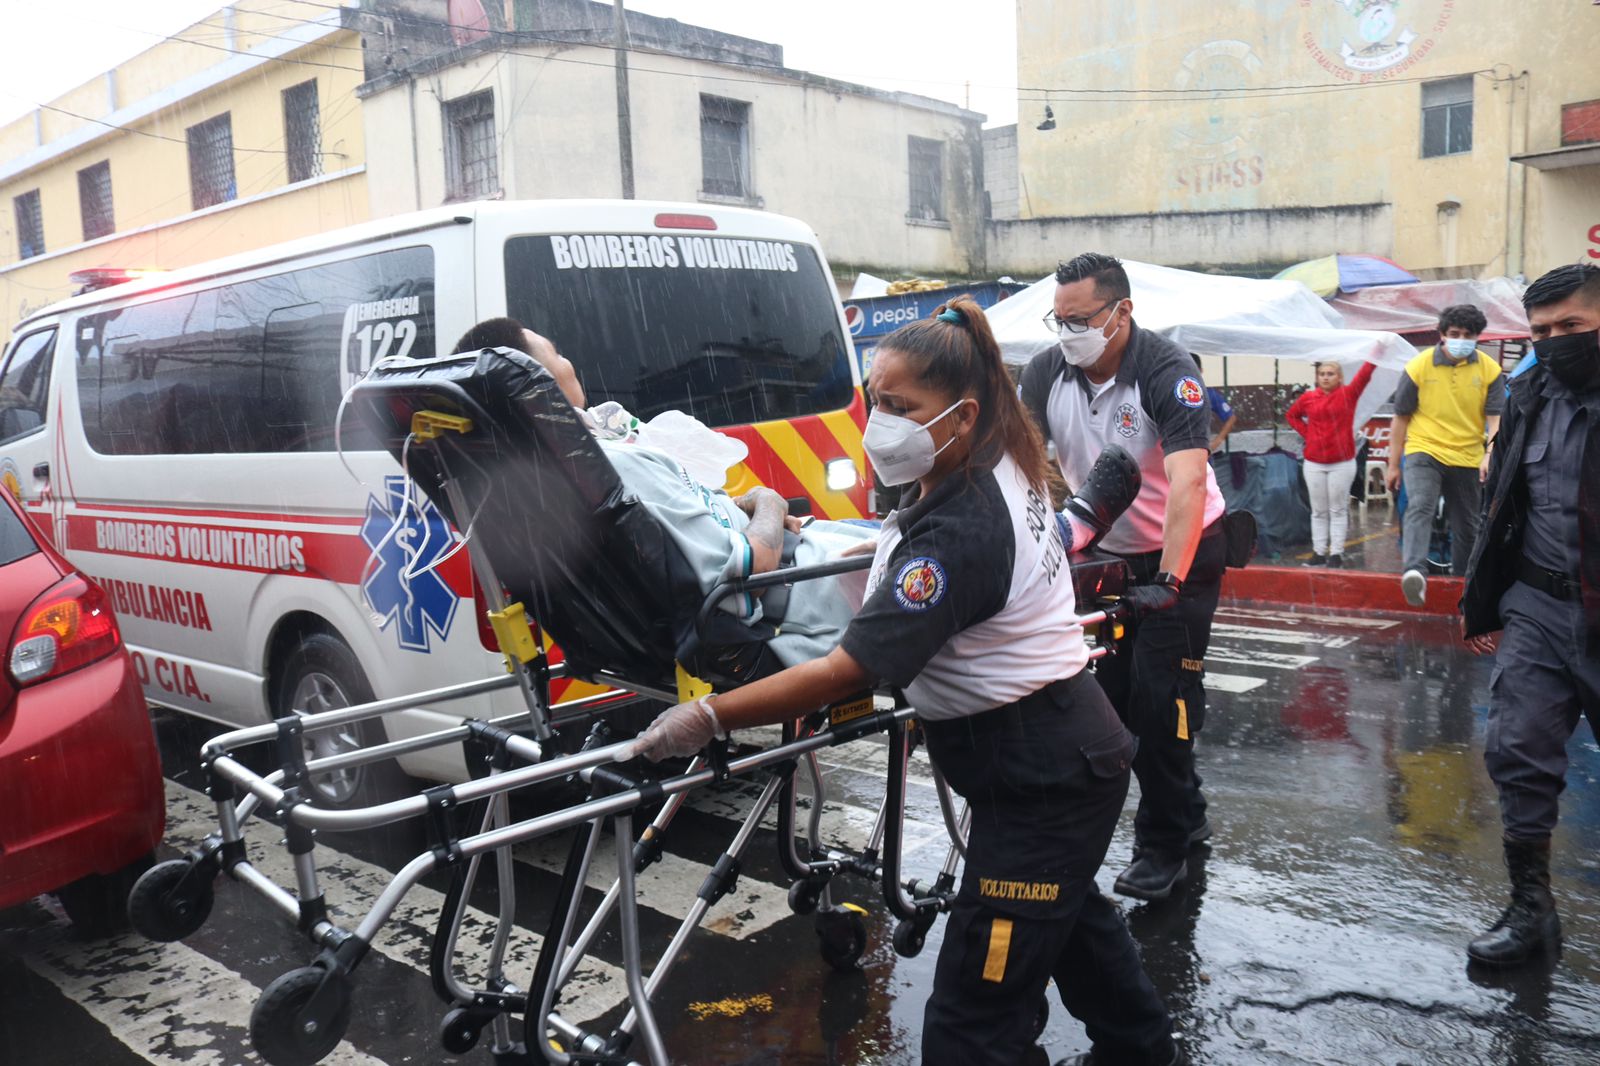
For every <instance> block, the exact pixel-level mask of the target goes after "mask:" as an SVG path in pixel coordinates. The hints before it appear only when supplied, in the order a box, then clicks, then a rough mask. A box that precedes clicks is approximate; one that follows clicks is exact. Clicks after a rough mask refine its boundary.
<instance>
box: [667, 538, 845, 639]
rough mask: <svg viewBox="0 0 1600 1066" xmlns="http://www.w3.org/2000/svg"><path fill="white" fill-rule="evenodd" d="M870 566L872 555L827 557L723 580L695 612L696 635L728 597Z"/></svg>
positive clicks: (702, 629)
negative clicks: (802, 564)
mask: <svg viewBox="0 0 1600 1066" xmlns="http://www.w3.org/2000/svg"><path fill="white" fill-rule="evenodd" d="M871 568H872V556H870V555H847V556H845V557H844V558H843V559H830V560H828V561H827V562H825V563H817V564H816V565H814V566H790V567H785V568H784V569H782V570H766V571H763V572H762V573H759V574H751V575H750V576H749V577H736V578H734V579H732V580H731V581H724V582H722V583H720V584H718V585H717V586H716V587H715V588H713V589H712V590H711V595H709V596H707V597H706V600H705V602H704V603H702V604H701V605H700V613H699V614H697V615H695V619H694V631H695V632H696V633H697V634H698V633H704V632H705V630H706V624H707V623H709V622H710V621H711V615H712V613H713V612H715V611H716V609H717V608H718V607H719V606H721V604H722V601H723V600H725V599H727V598H728V597H729V596H736V595H739V594H740V593H744V592H759V591H761V590H763V589H770V588H776V587H777V586H779V585H793V584H796V583H798V582H801V581H815V580H817V579H818V578H823V577H837V576H838V575H840V574H850V573H854V572H855V571H857V570H869V569H871Z"/></svg>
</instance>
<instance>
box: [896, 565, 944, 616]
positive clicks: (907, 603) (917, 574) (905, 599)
mask: <svg viewBox="0 0 1600 1066" xmlns="http://www.w3.org/2000/svg"><path fill="white" fill-rule="evenodd" d="M948 585H949V582H948V581H947V580H946V579H945V576H944V567H942V566H940V565H939V564H938V563H937V562H935V561H934V560H932V559H929V558H926V557H919V558H916V559H913V560H911V561H910V562H909V563H907V564H906V565H904V566H902V567H901V568H900V573H899V574H897V575H895V579H894V602H896V603H898V604H899V605H900V608H901V610H905V611H926V610H927V609H928V608H929V607H932V606H934V605H935V604H937V603H938V602H939V601H940V600H942V599H944V590H945V588H946V587H947V586H948Z"/></svg>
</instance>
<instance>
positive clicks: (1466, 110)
mask: <svg viewBox="0 0 1600 1066" xmlns="http://www.w3.org/2000/svg"><path fill="white" fill-rule="evenodd" d="M1470 151H1472V76H1471V75H1470V74H1469V75H1467V76H1466V77H1464V78H1451V79H1449V80H1448V81H1430V82H1428V83H1426V84H1424V85H1423V86H1422V158H1424V159H1431V158H1433V157H1434V156H1440V155H1460V154H1461V153H1463V152H1470Z"/></svg>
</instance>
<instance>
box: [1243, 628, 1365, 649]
mask: <svg viewBox="0 0 1600 1066" xmlns="http://www.w3.org/2000/svg"><path fill="white" fill-rule="evenodd" d="M1211 634H1212V636H1213V637H1216V636H1221V637H1231V638H1233V639H1234V640H1256V641H1262V642H1264V643H1267V644H1293V645H1295V646H1296V647H1305V646H1306V645H1307V644H1317V645H1321V646H1322V647H1324V648H1348V647H1349V646H1350V645H1352V644H1354V643H1355V642H1356V641H1358V640H1360V639H1361V638H1360V637H1359V636H1355V635H1352V634H1345V635H1344V636H1333V635H1331V634H1325V633H1305V632H1296V631H1295V630H1292V629H1268V628H1266V627H1264V626H1243V625H1232V624H1229V623H1225V622H1215V623H1213V624H1212V626H1211Z"/></svg>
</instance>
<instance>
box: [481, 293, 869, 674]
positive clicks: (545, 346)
mask: <svg viewBox="0 0 1600 1066" xmlns="http://www.w3.org/2000/svg"><path fill="white" fill-rule="evenodd" d="M493 347H504V348H513V349H515V350H517V351H521V352H524V353H526V354H527V355H530V356H532V357H533V358H534V359H535V360H536V361H538V362H539V364H540V365H542V366H543V367H544V368H545V369H546V370H548V371H549V372H550V374H551V376H552V377H554V378H555V380H556V383H557V384H558V385H559V386H560V387H561V392H562V395H563V396H565V397H566V399H567V402H568V403H570V404H571V405H572V406H573V408H574V409H576V410H578V411H580V412H581V411H583V410H584V406H585V399H586V398H585V395H584V392H583V385H582V384H581V383H580V382H579V381H578V377H577V374H576V373H575V372H574V370H573V368H572V364H571V362H570V361H568V360H567V359H566V358H564V357H563V356H562V355H561V354H560V353H558V352H557V351H556V349H555V346H554V345H552V344H551V343H550V342H549V341H548V340H547V339H545V338H544V337H541V336H540V335H539V334H537V333H534V332H533V331H532V330H530V329H526V328H524V327H523V326H522V325H520V324H519V323H517V322H516V321H515V320H513V319H509V318H499V319H490V320H488V321H486V322H480V323H479V324H478V325H476V326H474V327H473V328H472V329H471V330H469V331H467V333H466V334H465V335H464V336H463V337H462V338H461V339H460V340H459V341H458V342H457V343H456V346H455V352H457V353H460V352H470V351H476V350H478V349H481V348H493ZM598 443H599V445H600V448H601V450H602V451H603V452H605V454H606V458H607V459H609V460H610V462H611V465H612V466H613V467H614V468H615V469H616V471H617V476H618V477H619V478H621V479H622V483H623V485H624V486H625V487H626V488H627V490H628V492H629V493H630V494H632V495H633V496H635V497H636V498H637V499H638V500H639V502H640V504H642V505H643V506H644V507H645V508H646V509H647V510H648V511H650V512H651V513H652V514H653V515H654V516H655V517H656V518H657V519H658V520H659V521H660V523H661V525H662V527H663V528H664V529H666V530H667V532H668V534H669V535H670V536H671V537H672V539H673V541H674V543H675V544H676V545H677V547H678V549H679V550H680V551H681V552H682V554H683V556H684V558H685V559H686V560H687V561H688V563H689V564H690V565H691V566H692V567H693V569H694V572H695V574H696V575H697V576H698V579H699V582H700V591H701V594H702V596H709V595H710V593H711V591H712V590H713V589H714V588H715V587H716V586H717V585H719V584H722V583H723V582H726V581H730V580H734V579H736V578H742V577H749V576H751V575H753V574H760V573H766V572H767V571H771V570H777V569H780V568H786V567H791V566H815V565H817V564H818V563H823V562H827V561H829V560H830V559H836V558H839V557H840V556H841V555H844V554H856V553H857V552H860V553H863V554H865V555H869V556H870V555H871V554H872V547H873V538H874V537H875V536H876V532H875V530H874V529H872V528H871V527H870V526H866V525H856V524H851V523H845V522H826V521H822V522H812V523H810V524H809V525H807V526H806V527H805V528H804V529H802V528H801V523H800V520H799V519H798V518H794V517H792V516H790V515H789V513H788V503H787V501H786V500H784V498H783V497H782V496H780V495H779V494H778V493H776V492H774V491H772V490H771V489H767V488H757V489H753V490H752V491H750V492H747V493H745V494H743V495H742V496H738V497H733V496H729V495H728V494H727V493H725V492H723V491H722V490H721V489H713V488H710V487H708V486H706V485H703V484H701V483H700V482H699V481H696V480H695V479H694V478H693V477H691V476H690V475H689V473H688V472H687V471H686V470H685V469H684V467H683V464H682V463H680V462H679V461H678V460H676V459H674V458H673V457H672V456H670V455H667V454H666V453H664V452H662V451H658V450H656V449H654V448H650V447H647V446H645V445H642V444H624V443H619V442H617V441H611V440H606V439H604V438H603V437H601V438H598ZM865 579H866V574H865V572H862V573H861V574H859V575H857V574H847V575H844V576H842V577H839V578H822V579H818V580H813V581H805V582H800V583H797V584H795V585H793V586H781V587H778V588H773V589H768V590H765V591H764V592H762V593H760V594H740V595H736V596H730V597H728V598H727V599H725V600H723V601H722V603H721V604H720V605H719V606H720V608H721V609H722V610H724V611H727V612H729V613H731V614H733V615H735V616H736V617H738V618H739V620H740V621H742V622H745V623H750V624H753V623H756V622H760V621H762V620H765V621H767V622H769V623H772V624H775V625H776V627H777V633H776V635H775V636H774V637H773V638H772V639H771V640H770V641H768V647H769V648H770V649H771V651H772V653H773V654H774V655H775V656H777V657H778V659H779V660H780V661H781V662H782V663H783V664H784V665H785V666H792V665H794V664H796V663H800V662H804V661H807V660H809V659H817V658H821V657H822V656H823V655H826V654H827V653H828V652H829V651H831V650H832V649H833V647H834V645H836V644H838V642H839V637H840V635H841V634H843V632H844V628H845V626H846V625H848V624H849V622H850V619H851V617H853V616H854V614H855V612H856V610H857V608H859V607H860V605H861V595H862V593H863V592H864V590H865Z"/></svg>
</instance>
